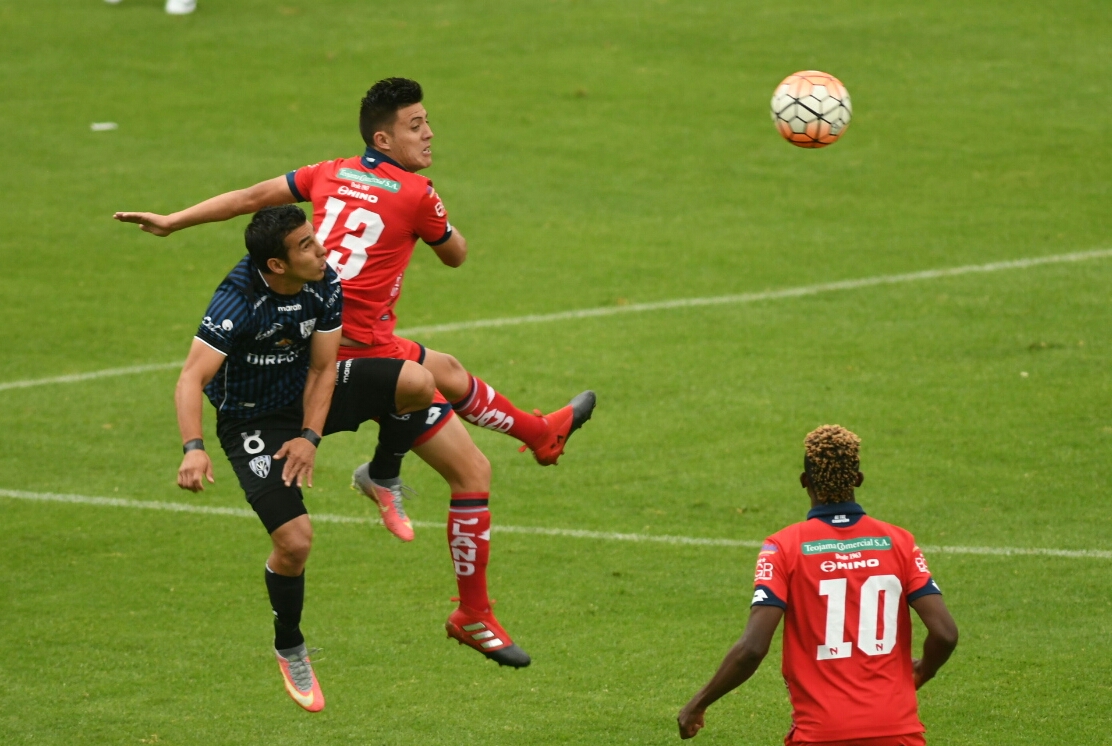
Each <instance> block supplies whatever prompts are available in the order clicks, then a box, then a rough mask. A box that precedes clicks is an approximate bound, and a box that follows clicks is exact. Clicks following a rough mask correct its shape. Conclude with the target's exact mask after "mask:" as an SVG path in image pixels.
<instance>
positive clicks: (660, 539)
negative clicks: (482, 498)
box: [0, 489, 1112, 559]
mask: <svg viewBox="0 0 1112 746" xmlns="http://www.w3.org/2000/svg"><path fill="white" fill-rule="evenodd" d="M0 497H8V498H12V499H16V500H35V501H39V502H57V503H76V504H79V505H95V506H100V507H110V508H130V509H134V510H162V511H169V512H172V513H195V514H201V515H228V516H235V517H237V518H254V517H255V513H254V511H252V510H250V509H248V508H227V507H214V506H209V505H190V504H188V503H175V502H159V501H155V500H129V499H126V498H120V497H92V496H89V495H62V494H57V493H54V492H26V491H23V490H4V489H0ZM311 517H312V519H313V520H314V521H317V522H319V523H362V524H379V523H381V522H380V521H378V520H375V519H372V518H366V517H362V516H348V515H336V514H332V513H313V514H311ZM413 525H414V526H417V527H418V528H431V529H444V528H445V524H443V523H436V522H433V521H413ZM492 530H493V531H494V532H495V533H504V534H532V535H536V536H557V537H567V538H572V539H593V540H596V541H628V542H634V543H653V544H673V545H688V546H712V547H740V548H745V549H755V548H757V547H759V546H761V541H759V540H752V539H709V538H702V537H695V536H654V535H651V534H623V533H615V532H608V531H586V530H581V529H569V528H540V527H536V526H503V525H495V526H492ZM922 548H923V551H925V552H927V553H941V554H982V555H997V556H1024V555H1037V556H1043V557H1066V558H1071V559H1112V551H1109V550H1105V549H1050V548H1043V547H962V546H928V545H923V547H922Z"/></svg>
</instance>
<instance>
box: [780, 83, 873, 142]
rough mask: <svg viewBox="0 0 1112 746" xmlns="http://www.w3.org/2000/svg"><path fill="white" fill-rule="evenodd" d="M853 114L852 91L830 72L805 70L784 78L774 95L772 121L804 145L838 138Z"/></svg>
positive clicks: (790, 140) (781, 130)
mask: <svg viewBox="0 0 1112 746" xmlns="http://www.w3.org/2000/svg"><path fill="white" fill-rule="evenodd" d="M851 116H853V107H852V106H851V105H850V101H849V93H847V92H846V87H845V86H844V85H842V82H841V81H840V80H838V79H837V78H835V77H834V76H833V75H830V74H829V73H823V72H819V71H818V70H804V71H803V72H798V73H793V74H791V75H789V76H788V77H786V78H784V81H783V82H782V83H780V85H778V86H776V90H775V91H774V92H773V94H772V121H773V122H775V123H776V129H778V130H780V134H781V135H783V137H784V139H785V140H787V141H788V142H790V143H791V144H792V145H797V146H799V147H801V148H825V147H826V146H827V145H830V144H831V143H834V142H836V141H837V139H838V138H839V137H841V136H842V133H843V132H845V131H846V127H848V126H849V119H850V117H851Z"/></svg>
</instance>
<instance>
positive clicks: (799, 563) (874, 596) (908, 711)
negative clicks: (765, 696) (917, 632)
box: [753, 503, 941, 741]
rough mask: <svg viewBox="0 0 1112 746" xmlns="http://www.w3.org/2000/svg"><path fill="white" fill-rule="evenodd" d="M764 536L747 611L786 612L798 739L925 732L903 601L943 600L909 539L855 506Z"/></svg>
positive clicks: (822, 509) (829, 508)
mask: <svg viewBox="0 0 1112 746" xmlns="http://www.w3.org/2000/svg"><path fill="white" fill-rule="evenodd" d="M807 518H808V520H806V521H803V522H802V523H796V524H793V525H791V526H788V527H787V528H785V529H782V530H781V531H778V532H776V533H775V534H773V535H772V536H770V537H768V538H767V539H765V542H764V546H762V547H761V551H760V554H759V556H758V557H757V571H756V576H755V578H754V586H755V588H754V593H753V605H754V606H757V605H772V606H779V607H780V608H782V609H784V610H785V613H784V658H783V663H782V666H781V672H782V673H783V675H784V681H785V683H786V684H787V687H788V694H789V695H790V696H791V701H792V722H793V725H794V726H795V737H796V738H797V739H799V740H800V741H840V740H848V739H855V738H876V737H881V736H895V735H901V734H905V733H921V732H922V731H923V724H922V723H921V722H920V721H919V715H918V705H917V701H916V698H915V683H914V679H913V676H912V668H911V615H910V612H909V610H908V603H909V602H910V601H914V600H915V599H916V598H919V597H920V596H925V595H927V594H930V593H941V591H940V590H939V589H938V586H937V585H935V583H934V581H933V580H932V579H931V575H930V571H929V570H928V569H927V562H926V560H925V559H924V558H923V553H922V552H921V551H920V550H919V547H917V546H916V545H915V539H914V538H913V537H912V535H911V534H910V533H908V532H907V531H905V530H904V529H902V528H900V527H899V526H893V525H892V524H890V523H884V522H883V521H878V520H876V519H874V518H870V517H869V516H867V515H865V511H864V510H863V509H862V508H861V506H860V505H858V504H857V503H839V504H834V505H820V506H818V507H816V508H814V509H812V510H811V512H809V513H808V514H807Z"/></svg>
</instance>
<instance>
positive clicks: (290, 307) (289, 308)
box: [278, 303, 301, 311]
mask: <svg viewBox="0 0 1112 746" xmlns="http://www.w3.org/2000/svg"><path fill="white" fill-rule="evenodd" d="M278 310H279V311H300V310H301V304H300V303H291V304H290V305H288V306H278Z"/></svg>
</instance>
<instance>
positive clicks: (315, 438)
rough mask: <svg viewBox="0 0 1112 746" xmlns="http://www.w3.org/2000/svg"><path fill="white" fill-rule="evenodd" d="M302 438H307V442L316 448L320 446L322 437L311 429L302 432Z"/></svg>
mask: <svg viewBox="0 0 1112 746" xmlns="http://www.w3.org/2000/svg"><path fill="white" fill-rule="evenodd" d="M301 437H302V438H305V440H307V441H309V442H310V443H312V444H313V448H316V447H317V446H319V445H320V436H319V435H317V434H316V433H315V432H314V431H313V430H311V429H309V428H305V429H304V430H302V431H301Z"/></svg>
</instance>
